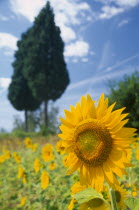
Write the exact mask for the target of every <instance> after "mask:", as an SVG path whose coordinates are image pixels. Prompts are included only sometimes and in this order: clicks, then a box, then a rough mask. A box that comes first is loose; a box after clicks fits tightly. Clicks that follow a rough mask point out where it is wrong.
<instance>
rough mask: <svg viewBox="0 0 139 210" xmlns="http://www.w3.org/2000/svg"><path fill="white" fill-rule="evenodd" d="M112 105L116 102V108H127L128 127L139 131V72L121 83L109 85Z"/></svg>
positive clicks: (125, 78) (126, 77)
mask: <svg viewBox="0 0 139 210" xmlns="http://www.w3.org/2000/svg"><path fill="white" fill-rule="evenodd" d="M109 88H110V93H109V96H108V97H109V102H110V104H112V103H114V102H115V101H116V102H117V103H116V106H115V108H122V107H126V109H125V112H126V113H129V122H128V124H127V125H128V126H131V127H135V128H137V129H138V131H139V72H134V73H133V74H132V75H131V76H125V77H124V79H123V80H121V81H119V82H110V83H109Z"/></svg>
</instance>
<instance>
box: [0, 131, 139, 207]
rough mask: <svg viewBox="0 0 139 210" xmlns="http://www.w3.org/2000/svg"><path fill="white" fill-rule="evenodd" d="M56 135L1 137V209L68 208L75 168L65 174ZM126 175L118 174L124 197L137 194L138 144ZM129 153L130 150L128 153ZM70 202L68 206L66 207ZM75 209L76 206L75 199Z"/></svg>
mask: <svg viewBox="0 0 139 210" xmlns="http://www.w3.org/2000/svg"><path fill="white" fill-rule="evenodd" d="M58 140H59V139H58V137H57V136H48V137H41V136H33V137H30V138H28V137H26V138H23V137H22V138H19V137H15V136H12V135H11V136H10V135H7V136H6V135H1V137H0V210H9V209H10V210H17V209H19V210H20V209H27V210H67V209H69V210H71V209H72V205H70V206H69V204H70V201H71V199H72V197H71V189H70V188H71V186H72V185H73V184H74V183H76V182H77V181H78V179H79V177H78V174H77V172H76V173H74V174H73V175H70V176H68V175H66V170H67V169H66V167H65V166H64V164H65V162H64V160H63V159H64V157H66V156H65V154H64V150H62V149H63V148H60V145H57V146H56V144H57V141H58ZM46 145H47V146H46ZM132 152H133V153H132V163H133V164H134V165H135V166H134V167H132V168H129V169H127V172H128V176H124V177H122V178H120V182H121V183H122V184H124V188H125V189H126V191H127V193H128V194H127V197H130V196H133V197H138V190H139V181H138V180H139V164H138V160H139V144H138V141H137V142H135V143H134V144H133V149H132ZM129 155H130V154H129ZM68 206H69V207H68ZM74 209H79V205H78V204H77V203H76V205H75V207H74Z"/></svg>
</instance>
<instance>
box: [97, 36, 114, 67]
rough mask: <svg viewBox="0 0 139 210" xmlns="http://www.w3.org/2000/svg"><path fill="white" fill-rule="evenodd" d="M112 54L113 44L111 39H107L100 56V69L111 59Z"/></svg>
mask: <svg viewBox="0 0 139 210" xmlns="http://www.w3.org/2000/svg"><path fill="white" fill-rule="evenodd" d="M111 56H112V44H111V42H110V40H108V41H106V42H105V44H104V46H103V49H102V55H101V57H100V61H99V65H98V70H100V69H103V68H105V67H106V66H107V65H108V64H109V61H110V59H111Z"/></svg>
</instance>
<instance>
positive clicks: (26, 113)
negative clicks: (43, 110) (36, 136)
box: [25, 110, 28, 132]
mask: <svg viewBox="0 0 139 210" xmlns="http://www.w3.org/2000/svg"><path fill="white" fill-rule="evenodd" d="M25 131H26V132H28V111H27V110H25Z"/></svg>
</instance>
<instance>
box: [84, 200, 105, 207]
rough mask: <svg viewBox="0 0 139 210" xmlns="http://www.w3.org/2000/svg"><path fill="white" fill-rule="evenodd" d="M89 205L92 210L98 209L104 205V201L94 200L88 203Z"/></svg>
mask: <svg viewBox="0 0 139 210" xmlns="http://www.w3.org/2000/svg"><path fill="white" fill-rule="evenodd" d="M87 205H88V207H90V208H98V207H101V206H102V205H103V200H101V199H100V198H94V199H92V200H90V201H88V202H87Z"/></svg>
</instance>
